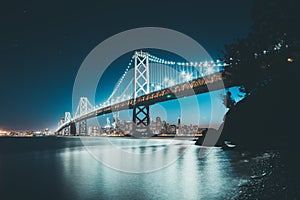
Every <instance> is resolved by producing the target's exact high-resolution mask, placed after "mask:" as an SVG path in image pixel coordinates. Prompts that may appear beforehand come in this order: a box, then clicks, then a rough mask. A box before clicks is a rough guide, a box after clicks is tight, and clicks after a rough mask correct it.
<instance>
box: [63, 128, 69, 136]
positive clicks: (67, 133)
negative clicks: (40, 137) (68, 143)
mask: <svg viewBox="0 0 300 200" xmlns="http://www.w3.org/2000/svg"><path fill="white" fill-rule="evenodd" d="M62 135H70V127H66V128H64V129H63V131H62Z"/></svg>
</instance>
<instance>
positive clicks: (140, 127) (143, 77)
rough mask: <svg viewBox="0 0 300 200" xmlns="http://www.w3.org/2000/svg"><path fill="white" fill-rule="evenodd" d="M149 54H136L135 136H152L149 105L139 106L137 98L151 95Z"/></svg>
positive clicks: (133, 119)
mask: <svg viewBox="0 0 300 200" xmlns="http://www.w3.org/2000/svg"><path fill="white" fill-rule="evenodd" d="M149 89H150V87H149V54H148V53H146V52H142V51H140V52H138V51H136V52H135V53H134V91H133V92H134V94H133V97H134V98H133V99H134V106H133V117H132V121H133V135H134V136H137V137H140V136H150V135H151V134H150V129H149V125H150V112H149V111H150V109H149V105H139V104H138V103H137V102H136V98H137V97H139V96H142V95H145V94H149Z"/></svg>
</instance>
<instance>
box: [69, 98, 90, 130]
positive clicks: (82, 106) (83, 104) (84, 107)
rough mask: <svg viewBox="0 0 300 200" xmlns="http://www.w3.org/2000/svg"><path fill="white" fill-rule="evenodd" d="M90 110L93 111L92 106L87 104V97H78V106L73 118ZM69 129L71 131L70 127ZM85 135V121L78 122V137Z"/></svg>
mask: <svg viewBox="0 0 300 200" xmlns="http://www.w3.org/2000/svg"><path fill="white" fill-rule="evenodd" d="M91 109H93V106H92V104H91V103H90V102H89V100H88V98H87V97H80V100H79V104H78V107H77V110H76V113H75V116H76V117H79V116H82V115H84V114H86V113H88V112H89V111H90V110H91ZM75 127H76V126H75ZM71 129H72V127H71ZM75 129H76V128H75ZM71 132H72V131H71ZM75 132H76V131H75ZM87 134H88V130H87V120H86V119H85V120H81V121H79V135H87Z"/></svg>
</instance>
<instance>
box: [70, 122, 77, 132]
mask: <svg viewBox="0 0 300 200" xmlns="http://www.w3.org/2000/svg"><path fill="white" fill-rule="evenodd" d="M70 135H76V123H75V122H72V123H71V124H70Z"/></svg>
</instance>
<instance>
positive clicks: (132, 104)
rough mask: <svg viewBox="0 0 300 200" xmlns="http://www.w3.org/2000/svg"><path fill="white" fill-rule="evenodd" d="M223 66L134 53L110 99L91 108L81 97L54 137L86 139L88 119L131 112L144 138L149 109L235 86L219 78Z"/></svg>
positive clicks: (135, 131) (134, 122) (137, 129)
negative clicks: (179, 99) (80, 137)
mask: <svg viewBox="0 0 300 200" xmlns="http://www.w3.org/2000/svg"><path fill="white" fill-rule="evenodd" d="M225 66H226V64H225V63H223V62H222V61H219V60H217V61H205V62H175V61H170V60H166V59H162V58H159V57H156V56H154V55H151V54H149V53H147V52H143V51H136V52H134V54H133V56H132V57H131V60H130V62H129V63H128V65H127V67H126V68H125V69H124V73H123V75H122V76H121V78H120V79H119V81H118V82H117V84H116V86H115V88H114V90H113V91H112V93H111V95H110V96H109V98H108V99H107V100H106V101H105V102H103V103H101V104H99V105H92V104H91V103H90V102H89V100H88V99H87V98H86V97H81V98H80V100H79V104H78V106H77V109H76V112H75V113H74V115H73V116H72V115H71V113H70V112H65V116H64V118H61V120H60V121H59V124H58V127H57V129H56V134H61V135H86V134H87V119H90V118H94V117H97V116H101V115H104V114H108V113H117V112H119V111H122V110H127V109H133V116H132V122H133V123H132V124H133V128H132V130H133V132H134V133H137V134H138V135H147V133H148V132H149V128H148V127H149V124H150V106H151V105H153V104H155V103H159V102H164V101H169V100H173V99H178V98H182V97H186V96H191V95H197V94H201V93H205V92H209V91H214V90H219V89H224V87H225V88H227V87H231V86H234V84H233V83H231V82H230V81H229V80H227V79H226V78H224V76H222V72H223V71H224V68H225ZM76 124H77V125H78V128H76Z"/></svg>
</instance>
